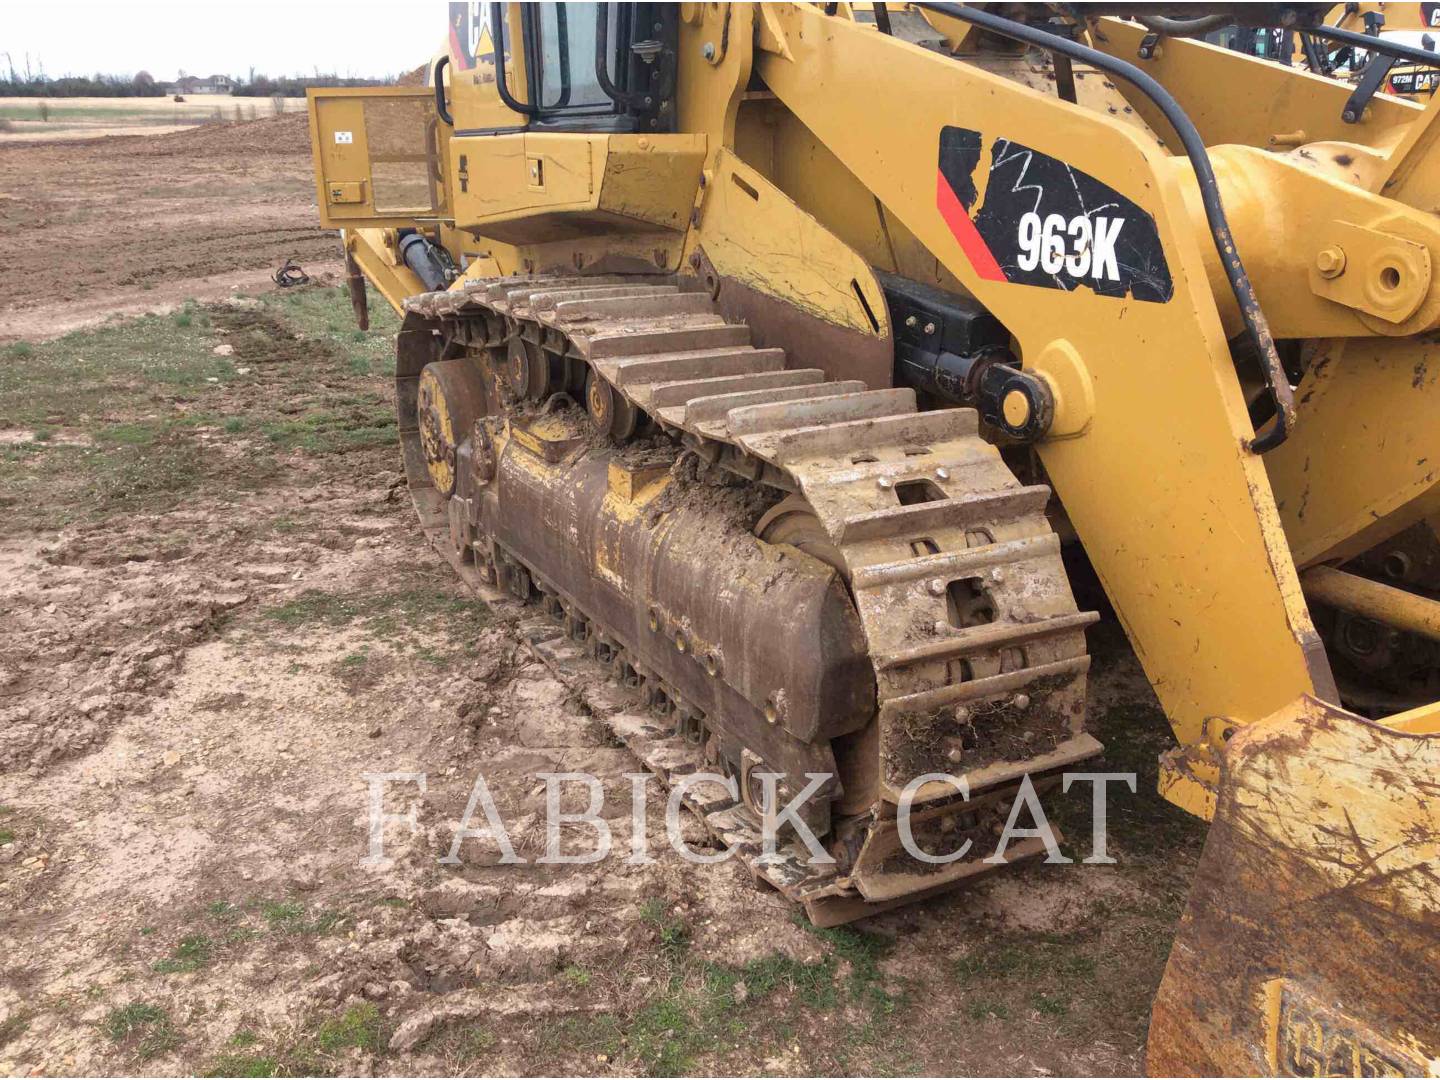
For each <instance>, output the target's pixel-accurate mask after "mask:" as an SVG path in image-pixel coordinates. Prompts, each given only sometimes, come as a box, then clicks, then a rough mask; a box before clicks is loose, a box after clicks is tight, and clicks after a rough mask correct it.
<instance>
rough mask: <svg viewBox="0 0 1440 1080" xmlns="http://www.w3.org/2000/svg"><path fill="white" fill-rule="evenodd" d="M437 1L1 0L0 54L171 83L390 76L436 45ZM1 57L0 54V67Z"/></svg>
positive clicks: (66, 70) (441, 17) (75, 70)
mask: <svg viewBox="0 0 1440 1080" xmlns="http://www.w3.org/2000/svg"><path fill="white" fill-rule="evenodd" d="M446 10H447V9H446V4H445V2H444V0H288V2H285V0H223V2H222V0H81V2H79V3H76V2H75V0H0V54H3V53H7V52H8V53H9V54H10V55H11V58H12V60H13V62H14V65H15V68H16V70H18V71H21V72H22V73H23V71H24V68H25V54H26V53H27V52H28V53H29V54H30V63H31V66H32V68H36V69H38V64H39V62H41V61H43V62H44V65H45V73H46V74H47V75H52V76H55V75H65V74H72V75H93V74H94V73H95V72H97V71H102V72H105V73H107V74H134V73H135V72H136V71H140V70H142V69H143V70H145V71H148V72H150V74H152V75H154V76H155V77H156V78H157V79H162V80H164V79H173V78H175V76H176V71H177V69H179V68H184V69H185V71H186V73H187V74H190V75H213V74H226V75H245V74H246V73H247V72H248V71H249V69H250V67H251V65H254V67H255V70H256V71H257V72H263V73H265V74H267V75H290V74H301V73H303V74H309V73H311V72H312V71H313V69H314V68H316V67H317V66H318V67H319V68H320V70H321V71H322V72H326V73H330V72H334V73H336V74H339V75H342V76H343V75H350V76H356V77H364V76H381V75H392V74H398V73H400V72H402V71H408V70H410V69H412V68H415V67H418V66H419V65H420V64H423V63H425V62H426V61H427V60H429V59H430V57H431V55H432V54H433V53H435V52H436V51H437V50H438V49H439V47H440V45H441V43H442V42H443V41H444V39H445V30H446ZM4 62H5V57H4V56H3V55H0V65H3V64H4Z"/></svg>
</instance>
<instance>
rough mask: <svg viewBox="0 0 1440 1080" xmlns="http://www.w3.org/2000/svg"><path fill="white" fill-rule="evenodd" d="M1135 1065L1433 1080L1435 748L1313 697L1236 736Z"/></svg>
mask: <svg viewBox="0 0 1440 1080" xmlns="http://www.w3.org/2000/svg"><path fill="white" fill-rule="evenodd" d="M1407 715H1409V714H1407ZM1415 727H1416V728H1417V729H1418V728H1424V729H1428V730H1430V731H1434V730H1435V728H1434V726H1433V724H1430V725H1424V724H1416V725H1415ZM1147 1066H1148V1069H1149V1071H1150V1073H1151V1075H1167V1074H1169V1075H1221V1076H1227V1075H1228V1076H1237V1075H1289V1076H1327V1075H1328V1076H1392V1075H1410V1076H1414V1075H1420V1076H1434V1075H1437V1074H1440V734H1428V735H1426V734H1415V733H1411V732H1407V731H1404V730H1397V729H1395V728H1391V727H1385V726H1382V725H1380V724H1376V723H1373V722H1370V721H1367V720H1363V719H1361V718H1360V717H1358V716H1354V715H1352V714H1351V713H1348V712H1345V711H1344V710H1342V709H1340V708H1338V707H1336V706H1333V705H1327V704H1325V703H1322V702H1320V701H1316V700H1314V699H1311V698H1302V699H1300V700H1299V701H1297V702H1295V703H1294V705H1293V706H1291V707H1290V708H1287V709H1286V710H1282V712H1281V713H1277V714H1276V715H1274V716H1271V717H1269V718H1267V719H1266V720H1265V721H1264V722H1262V723H1259V724H1255V725H1253V726H1251V727H1248V728H1244V729H1240V730H1239V731H1237V733H1236V735H1235V737H1234V738H1233V739H1232V740H1231V741H1230V742H1229V743H1228V744H1227V745H1226V748H1225V754H1224V761H1223V767H1222V770H1221V780H1220V790H1219V793H1218V800H1217V806H1216V811H1215V818H1214V821H1213V823H1212V825H1211V827H1210V834H1209V837H1208V839H1207V840H1206V843H1205V850H1204V853H1203V855H1202V857H1201V860H1200V865H1199V868H1198V870H1197V873H1196V876H1195V881H1194V884H1193V886H1192V888H1191V892H1190V900H1189V906H1188V908H1187V910H1186V912H1185V916H1184V918H1183V920H1182V921H1181V924H1180V929H1179V933H1178V934H1177V937H1176V940H1175V945H1174V948H1173V949H1172V950H1171V953H1170V960H1169V964H1168V965H1167V967H1166V970H1165V977H1164V980H1163V981H1162V983H1161V985H1160V992H1159V995H1158V997H1157V998H1156V1002H1155V1008H1154V1012H1153V1014H1152V1017H1151V1022H1150V1041H1149V1049H1148V1057H1147Z"/></svg>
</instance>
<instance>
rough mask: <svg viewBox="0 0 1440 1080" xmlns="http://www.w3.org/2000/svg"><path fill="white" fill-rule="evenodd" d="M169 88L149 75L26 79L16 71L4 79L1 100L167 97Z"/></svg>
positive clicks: (0, 84) (2, 80)
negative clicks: (166, 91) (13, 98)
mask: <svg viewBox="0 0 1440 1080" xmlns="http://www.w3.org/2000/svg"><path fill="white" fill-rule="evenodd" d="M164 94H165V87H164V86H162V85H161V84H160V83H157V82H156V81H155V80H154V79H153V78H152V77H151V75H150V73H149V72H148V71H142V72H139V73H138V74H136V75H133V76H131V75H101V74H100V73H98V72H97V73H96V74H94V75H88V76H87V75H66V76H64V77H62V78H59V79H52V78H50V77H48V76H46V75H31V76H30V77H29V78H26V77H25V76H24V75H21V74H19V73H17V72H16V71H15V69H14V68H13V67H12V68H11V69H10V71H9V75H8V77H6V78H0V97H163V96H164Z"/></svg>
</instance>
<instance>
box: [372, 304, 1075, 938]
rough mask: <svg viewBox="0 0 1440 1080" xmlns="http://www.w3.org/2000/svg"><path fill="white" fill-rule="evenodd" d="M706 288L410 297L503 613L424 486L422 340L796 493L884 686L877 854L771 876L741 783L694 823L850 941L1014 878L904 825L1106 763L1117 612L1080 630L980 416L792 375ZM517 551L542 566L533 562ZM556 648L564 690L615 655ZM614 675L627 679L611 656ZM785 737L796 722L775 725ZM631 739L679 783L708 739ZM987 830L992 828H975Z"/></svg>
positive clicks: (452, 549) (621, 432) (874, 799)
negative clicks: (1100, 632) (907, 907)
mask: <svg viewBox="0 0 1440 1080" xmlns="http://www.w3.org/2000/svg"><path fill="white" fill-rule="evenodd" d="M684 285H685V282H683V281H679V280H677V279H674V278H670V279H665V278H658V277H629V278H626V277H603V278H597V277H588V278H582V277H573V278H572V277H561V276H552V277H524V278H503V279H496V280H490V281H479V282H469V283H465V284H464V285H463V286H457V287H456V289H454V290H452V291H450V292H440V293H430V294H425V295H422V296H417V297H413V298H411V299H410V300H408V301H407V302H406V308H407V311H408V312H409V318H408V319H407V323H406V327H407V330H406V331H404V332H402V345H401V360H400V363H399V365H398V368H397V371H398V379H399V386H398V398H399V410H400V423H401V430H402V440H404V441H405V443H406V446H405V450H406V458H407V474H408V475H409V478H410V482H411V489H412V494H413V495H414V497H415V502H416V507H417V510H418V512H419V514H420V518H421V522H422V525H424V526H425V528H426V531H427V533H428V534H429V535H430V537H431V539H432V541H433V542H434V543H435V544H436V546H437V547H438V548H439V549H440V550H441V551H442V552H443V553H445V554H446V555H447V557H448V558H449V559H450V561H451V562H452V563H453V564H454V565H455V566H456V568H457V570H459V571H460V572H461V574H462V575H463V576H464V577H466V579H467V580H468V581H469V582H470V583H471V584H472V586H474V587H476V588H477V589H479V590H481V592H482V594H487V595H490V596H492V597H493V595H494V594H495V590H494V589H493V588H489V587H487V583H486V580H485V577H486V575H485V573H484V571H483V570H482V569H479V568H477V566H476V564H475V563H473V562H471V561H469V560H468V559H467V558H466V557H465V556H464V555H463V554H462V553H461V552H459V551H457V549H456V545H455V542H454V540H453V539H452V530H451V529H450V527H449V525H448V521H447V515H446V513H445V501H446V500H445V497H444V496H443V495H441V494H440V493H439V492H437V491H435V490H434V488H433V487H431V486H429V482H428V480H427V479H426V475H425V468H424V463H423V461H422V460H421V459H422V458H423V456H424V453H425V451H424V449H423V448H422V447H421V445H420V442H421V439H420V431H419V425H418V424H417V420H416V416H415V412H414V409H415V402H416V384H417V383H418V381H419V375H420V370H419V367H420V363H419V360H418V359H412V360H410V361H408V362H407V360H406V347H405V342H404V336H405V333H409V334H411V335H419V334H425V333H430V334H433V335H437V336H438V338H439V339H440V340H441V341H443V342H444V343H445V346H446V350H447V351H446V352H445V354H444V355H449V356H454V355H460V354H462V353H463V352H464V351H465V350H471V351H472V352H473V351H475V350H481V349H483V350H487V351H488V354H489V357H490V359H491V362H492V364H493V365H494V367H495V369H496V370H497V371H499V372H501V373H503V374H502V378H503V379H504V380H505V381H506V382H507V383H508V386H509V389H510V391H511V392H512V393H513V395H514V396H515V397H516V398H525V397H530V398H532V399H544V398H545V397H546V396H548V395H550V394H553V393H557V392H560V391H563V390H565V389H566V388H567V387H568V388H570V389H571V390H572V391H573V390H575V389H577V387H578V384H577V379H578V378H579V377H580V373H582V372H583V373H584V375H585V376H586V377H587V378H588V381H587V383H586V392H585V395H584V396H585V398H586V399H587V402H588V404H589V407H590V412H591V414H592V416H594V417H596V420H597V423H599V424H600V425H601V426H602V427H604V428H606V429H608V431H609V432H610V433H611V434H612V435H615V436H616V437H617V438H618V439H620V440H622V441H623V439H625V438H627V437H628V436H629V435H630V433H631V432H632V431H634V430H636V429H640V430H646V431H649V430H652V429H653V430H658V431H661V432H664V433H666V434H667V435H669V436H670V437H672V438H673V439H675V440H676V441H678V442H679V443H680V444H682V445H684V446H686V447H688V448H689V449H691V450H693V451H694V452H695V453H697V454H699V455H700V456H701V457H702V458H704V459H705V460H706V461H708V462H711V463H712V464H717V465H720V466H723V467H724V468H726V469H728V470H730V471H731V472H734V473H737V474H739V475H741V476H743V477H745V478H747V479H749V480H750V481H752V482H754V483H756V484H761V485H766V486H768V487H771V488H774V489H778V490H779V491H782V492H784V493H786V494H787V496H788V497H787V498H785V499H783V500H782V501H781V502H780V503H779V504H778V505H777V506H776V507H775V508H774V509H773V510H771V511H770V512H769V513H768V514H766V515H765V518H764V519H762V522H761V524H760V526H759V527H758V528H757V533H760V534H761V535H762V536H764V535H766V534H767V533H769V534H772V535H773V536H774V537H775V538H777V542H794V543H796V544H797V546H800V547H802V548H804V549H806V550H815V551H817V552H819V553H820V557H822V558H824V559H825V560H826V561H828V562H830V563H831V564H832V565H835V566H836V567H837V569H839V570H840V571H841V572H842V573H843V575H844V578H845V580H846V581H847V582H848V584H849V588H850V592H851V596H852V597H853V600H854V604H855V608H856V610H857V612H858V614H859V617H860V621H861V625H862V627H863V631H864V639H865V644H866V646H867V649H868V654H869V659H870V662H871V664H872V665H873V669H874V677H875V687H876V700H877V704H878V709H877V716H876V718H875V723H874V724H873V725H871V729H870V730H871V731H872V735H871V737H870V741H869V743H868V744H867V746H866V750H865V752H866V753H867V754H871V755H873V760H874V762H875V768H874V774H873V784H872V785H871V789H870V792H869V795H868V797H867V804H868V805H866V806H864V807H860V806H850V807H848V808H844V812H845V813H848V815H849V816H848V817H845V818H843V819H842V820H845V821H847V822H849V827H850V828H851V829H852V831H853V830H854V829H855V822H856V821H861V820H863V822H864V827H863V828H862V829H860V831H859V832H858V834H857V836H858V840H857V842H856V844H855V845H854V848H855V850H856V851H857V852H858V854H857V855H856V857H855V858H854V859H853V860H851V861H850V862H849V864H848V865H846V864H845V863H844V862H843V861H842V864H841V865H840V866H839V867H838V868H836V867H828V866H816V865H814V864H812V863H811V862H809V861H807V859H806V858H805V857H804V853H803V851H797V850H793V849H784V850H783V851H782V852H780V853H778V854H776V855H772V856H769V857H763V856H762V853H761V848H760V843H759V828H758V820H757V817H756V814H755V813H754V812H753V808H752V807H750V806H746V805H745V804H744V802H743V801H742V802H739V803H737V802H735V801H734V800H732V799H731V798H730V796H729V795H728V794H727V793H726V792H725V789H724V788H723V787H721V786H720V785H710V786H709V787H708V788H707V787H706V786H704V785H701V786H700V787H697V788H695V789H694V790H693V791H691V792H690V793H689V797H688V801H689V803H690V805H691V807H692V809H695V810H696V811H697V813H699V814H700V816H701V818H702V819H703V820H704V821H705V822H706V824H707V826H708V827H709V829H710V830H711V832H712V834H713V835H714V836H715V837H716V838H717V840H718V841H720V842H722V843H725V844H728V845H730V846H733V847H735V848H737V849H738V850H739V851H740V853H741V854H742V855H745V856H746V857H747V859H748V861H749V862H750V864H751V866H752V869H754V870H755V872H756V873H757V874H759V875H760V876H762V877H764V878H765V879H766V880H769V881H770V882H771V883H772V884H774V885H776V887H778V888H780V889H782V890H783V891H785V892H786V893H787V894H789V895H791V896H792V897H793V898H795V899H797V900H800V901H802V902H805V903H806V905H807V908H808V909H809V911H810V913H811V915H812V918H816V919H817V921H824V922H838V921H844V920H845V919H848V918H854V917H857V916H858V915H862V914H866V913H868V912H869V911H872V910H876V909H877V908H878V907H881V906H887V907H888V906H891V905H892V904H893V903H897V902H902V901H903V900H906V899H910V898H913V897H914V896H916V895H919V894H924V893H930V892H934V891H938V890H939V889H941V888H944V887H947V886H950V885H953V884H956V883H958V882H960V881H962V880H966V879H968V878H971V877H974V876H976V875H977V874H980V873H985V872H989V871H992V870H994V869H996V868H997V867H998V866H999V865H1002V864H997V863H982V862H981V861H980V859H979V857H978V855H977V857H976V858H974V859H972V860H969V861H962V862H957V863H950V864H946V865H945V866H942V867H934V866H914V865H906V863H905V860H904V859H903V858H898V859H897V848H898V843H897V841H896V839H895V830H894V827H893V819H894V806H895V804H896V802H897V801H898V799H899V797H900V792H901V790H902V789H903V788H904V787H905V786H906V784H907V783H908V782H909V781H911V780H912V779H913V778H914V777H916V776H918V775H920V774H923V773H938V772H945V773H950V774H954V775H957V776H963V777H964V778H965V781H966V783H967V784H968V788H969V791H970V793H971V796H972V799H973V800H974V802H973V804H972V805H980V806H983V805H984V803H985V798H986V793H992V794H994V795H997V796H998V795H1000V794H1004V793H1008V792H1013V790H1014V787H1015V784H1016V783H1017V782H1018V781H1019V780H1020V779H1021V778H1022V777H1023V776H1024V775H1026V774H1030V775H1031V776H1032V777H1033V778H1036V779H1041V778H1044V777H1045V776H1046V775H1047V774H1053V773H1054V772H1056V771H1057V770H1059V769H1061V768H1063V767H1064V766H1066V765H1068V764H1070V763H1073V762H1076V761H1079V760H1081V759H1083V758H1085V757H1088V756H1090V755H1092V754H1094V753H1095V752H1097V751H1098V750H1099V744H1098V743H1097V742H1096V741H1095V740H1094V739H1093V738H1092V737H1091V736H1089V735H1087V734H1085V733H1083V731H1082V730H1081V724H1082V719H1083V710H1084V684H1085V672H1086V669H1087V667H1088V664H1089V658H1088V657H1087V656H1086V654H1085V642H1084V634H1083V628H1084V627H1085V626H1086V625H1088V624H1089V623H1090V622H1093V621H1094V620H1095V618H1096V616H1095V615H1094V614H1092V613H1081V612H1079V611H1077V610H1076V607H1075V603H1074V600H1073V597H1072V595H1071V592H1070V589H1069V585H1068V582H1067V579H1066V575H1065V571H1064V568H1063V566H1062V564H1061V559H1060V551H1059V542H1058V539H1057V537H1056V536H1055V534H1054V533H1053V532H1052V530H1051V529H1050V526H1049V524H1048V522H1047V520H1046V517H1045V513H1044V509H1045V504H1046V502H1047V500H1048V498H1049V489H1048V488H1047V487H1044V486H1028V487H1027V486H1022V485H1021V484H1020V483H1019V482H1018V481H1017V480H1016V479H1015V477H1014V475H1013V474H1012V473H1011V472H1010V470H1009V468H1008V467H1007V466H1006V465H1005V463H1004V462H1003V461H1002V460H1001V457H1000V455H999V453H998V451H997V450H996V449H995V447H993V446H992V445H990V444H989V443H987V442H986V441H985V440H984V439H982V438H981V436H980V433H979V430H978V427H977V419H976V414H975V413H974V411H973V410H969V409H943V410H936V411H928V412H920V411H917V408H916V400H915V395H914V392H913V391H912V390H910V389H908V388H882V389H869V388H867V387H866V386H865V385H864V384H862V383H858V382H831V381H827V380H826V377H825V375H824V373H823V372H822V371H820V370H809V369H800V370H797V369H791V368H787V367H786V366H785V360H786V358H785V354H784V351H783V350H781V349H777V348H756V347H755V346H754V345H753V344H752V343H751V336H750V330H749V328H748V327H746V326H744V325H737V324H733V323H730V322H727V321H726V320H725V319H724V318H723V317H722V316H720V315H719V314H718V312H717V311H716V310H715V305H714V303H713V301H712V300H711V297H710V296H709V294H708V293H705V292H696V291H686V289H685V288H684ZM412 355H413V356H415V357H423V356H426V355H433V353H432V354H427V353H421V352H418V351H414V350H412ZM502 512H503V508H502ZM506 554H507V555H508V556H509V557H510V558H513V559H514V560H516V561H517V562H518V563H519V564H520V565H524V564H525V562H526V553H525V552H524V551H509V552H507V553H506ZM555 611H556V613H560V611H561V606H560V605H555ZM564 613H565V615H566V616H567V618H568V619H570V620H571V626H570V629H572V632H573V631H574V629H575V626H574V621H575V620H576V619H580V620H584V621H593V620H595V619H596V617H597V615H598V614H599V613H596V612H583V613H577V612H574V611H565V612H564ZM594 629H597V630H600V631H602V632H600V633H598V634H597V633H588V634H587V633H584V632H581V633H578V634H573V636H575V637H580V638H588V639H590V640H592V641H594V640H602V641H603V640H608V641H611V642H613V641H614V638H613V637H611V636H610V635H607V634H605V633H604V632H603V630H604V629H605V628H604V627H603V624H596V625H595V627H594ZM539 637H540V638H541V639H542V640H539V641H537V644H536V647H537V649H538V650H539V651H540V653H541V655H542V657H544V658H546V659H547V662H549V663H551V664H552V665H553V666H554V667H555V668H556V670H557V671H558V672H559V673H560V674H561V675H562V677H567V678H570V679H574V678H575V673H576V665H577V664H580V665H581V666H583V664H584V663H593V662H595V661H594V659H593V657H594V653H595V650H594V649H593V648H592V649H590V650H586V649H584V648H582V647H580V646H579V645H577V644H575V643H574V642H568V641H565V640H564V639H563V638H562V639H560V641H559V642H558V643H557V641H556V639H555V638H554V637H552V638H550V639H549V640H548V641H546V640H543V639H544V638H545V635H543V634H542V635H539ZM587 655H588V656H590V659H589V660H586V657H587ZM601 655H602V657H603V658H605V659H607V660H610V661H611V663H610V664H609V665H608V666H609V667H614V666H615V665H614V663H613V661H614V656H613V655H610V654H608V650H601ZM580 681H581V682H586V680H583V679H582V680H580ZM587 685H588V683H587ZM774 708H775V709H778V710H783V709H784V702H778V703H774ZM766 718H767V719H768V720H770V722H772V723H773V722H777V720H779V719H783V717H776V716H774V715H772V712H771V708H770V706H768V705H767V709H766ZM610 722H611V724H612V727H613V728H614V729H615V731H616V734H617V735H619V736H620V737H621V738H622V739H623V740H624V741H625V742H626V743H627V745H629V746H630V747H631V748H632V749H633V750H634V752H635V753H636V754H637V756H638V757H639V758H640V759H641V760H642V761H643V762H644V763H645V764H646V765H647V766H649V767H650V768H652V769H654V770H655V771H656V772H657V773H659V774H660V776H661V778H662V779H663V780H665V781H667V782H670V783H672V784H673V783H674V782H675V781H676V780H677V779H679V778H680V777H681V776H682V775H683V774H685V773H687V772H690V771H692V770H694V769H695V768H696V767H697V765H698V764H699V757H698V751H697V740H696V739H695V738H694V737H693V733H687V732H685V731H684V730H677V729H676V728H672V727H670V726H669V725H667V724H663V723H660V722H657V721H656V720H654V719H651V718H649V717H645V716H643V715H637V714H636V713H635V712H633V711H625V710H621V711H619V712H614V713H613V715H611V717H610ZM681 727H682V728H683V725H682V726H681ZM917 732H918V733H919V734H918V737H917ZM956 732H960V733H963V734H964V738H961V737H960V735H957V734H956ZM687 736H688V737H687ZM702 741H703V740H702ZM916 795H917V798H918V800H919V802H918V804H917V805H921V806H923V805H927V804H928V803H930V802H932V801H933V803H934V805H935V806H936V807H943V806H946V805H949V804H950V803H953V798H954V795H955V789H954V788H953V787H951V786H949V785H948V784H945V783H938V784H937V783H930V784H926V785H924V786H921V787H920V788H919V790H918V792H916ZM977 795H979V796H980V798H978V799H975V798H974V797H975V796H977ZM996 805H999V803H998V802H997V803H996ZM937 812H938V811H937ZM975 813H978V811H976V812H975ZM952 817H953V815H952ZM992 817H993V815H992ZM1002 819H1003V815H1002ZM947 820H949V819H947ZM988 820H989V819H988V818H987V819H986V821H987V822H988ZM966 822H967V823H969V824H977V821H976V819H974V814H973V813H972V817H971V818H967V819H966ZM948 827H949V828H950V829H951V830H952V831H953V830H954V828H955V826H954V825H953V824H950V825H949V826H948ZM977 827H979V826H978V825H977ZM962 828H963V826H962ZM984 828H989V826H988V824H985V825H984ZM984 828H981V831H984ZM1039 850H1042V848H1041V846H1040V844H1039V841H1035V840H1030V841H1025V842H1023V843H1017V844H1014V845H1012V846H1011V847H1010V848H1009V850H1008V851H1007V862H1013V861H1015V860H1017V859H1021V858H1025V857H1028V856H1031V855H1034V854H1036V853H1037V852H1038V851H1039ZM980 854H985V853H984V852H981V853H980Z"/></svg>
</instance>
